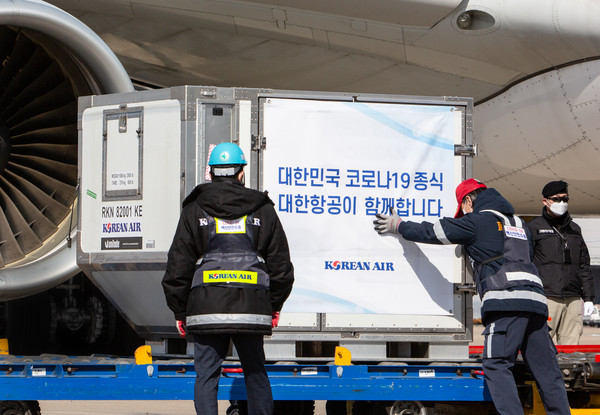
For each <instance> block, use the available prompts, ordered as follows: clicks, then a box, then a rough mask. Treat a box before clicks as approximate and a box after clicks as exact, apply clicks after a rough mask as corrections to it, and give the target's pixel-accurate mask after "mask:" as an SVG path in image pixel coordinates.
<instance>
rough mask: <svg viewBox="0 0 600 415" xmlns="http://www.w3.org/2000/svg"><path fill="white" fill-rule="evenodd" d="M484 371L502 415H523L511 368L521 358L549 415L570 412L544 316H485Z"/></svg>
mask: <svg viewBox="0 0 600 415" xmlns="http://www.w3.org/2000/svg"><path fill="white" fill-rule="evenodd" d="M485 324H486V327H485V331H484V332H483V333H484V335H485V343H484V348H483V371H484V373H485V380H486V383H487V387H488V389H489V391H490V394H491V395H492V399H493V400H494V405H495V406H496V410H497V411H498V413H499V414H501V415H517V414H518V415H523V407H522V406H521V402H520V400H519V395H518V393H517V385H516V383H515V380H514V377H513V374H512V371H511V368H512V367H513V366H514V364H515V359H516V358H517V355H518V354H519V350H521V355H522V356H523V359H524V360H525V362H526V363H527V365H528V367H529V369H530V370H531V373H532V374H533V376H534V377H535V380H536V381H537V384H538V386H539V390H540V395H541V397H542V401H543V402H544V407H545V408H546V413H547V414H548V415H567V414H570V413H571V410H570V409H569V401H568V399H567V392H566V390H565V384H564V381H563V377H562V374H561V372H560V369H559V367H558V361H557V359H556V347H554V343H552V340H551V339H550V335H549V334H548V326H547V324H546V317H544V316H542V315H540V314H534V313H526V312H511V313H505V312H494V313H487V314H486V316H485Z"/></svg>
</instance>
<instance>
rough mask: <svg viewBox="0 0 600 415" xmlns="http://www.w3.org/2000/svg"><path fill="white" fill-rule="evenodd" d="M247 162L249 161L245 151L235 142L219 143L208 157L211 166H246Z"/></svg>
mask: <svg viewBox="0 0 600 415" xmlns="http://www.w3.org/2000/svg"><path fill="white" fill-rule="evenodd" d="M246 164H248V163H247V162H246V157H244V152H243V151H242V149H241V148H240V147H239V146H238V145H236V144H233V143H221V144H217V145H216V146H215V148H213V150H212V153H210V158H209V159H208V165H209V166H231V165H241V166H245V165H246Z"/></svg>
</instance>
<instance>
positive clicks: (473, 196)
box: [463, 187, 487, 205]
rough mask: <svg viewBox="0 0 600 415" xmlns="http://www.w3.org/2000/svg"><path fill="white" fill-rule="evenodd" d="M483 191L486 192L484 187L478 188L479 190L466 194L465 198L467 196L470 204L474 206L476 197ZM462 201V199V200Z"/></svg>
mask: <svg viewBox="0 0 600 415" xmlns="http://www.w3.org/2000/svg"><path fill="white" fill-rule="evenodd" d="M484 190H487V188H486V187H480V188H479V189H475V190H473V191H472V192H471V193H469V194H467V195H466V196H465V197H467V196H469V197H470V198H471V202H472V203H473V205H475V199H477V195H478V194H479V193H481V192H483V191H484ZM463 200H464V199H463Z"/></svg>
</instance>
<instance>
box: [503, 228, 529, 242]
mask: <svg viewBox="0 0 600 415" xmlns="http://www.w3.org/2000/svg"><path fill="white" fill-rule="evenodd" d="M504 229H505V232H506V236H508V237H509V238H517V239H523V240H525V241H526V240H527V235H526V234H525V229H523V228H518V227H516V226H510V225H507V226H505V227H504Z"/></svg>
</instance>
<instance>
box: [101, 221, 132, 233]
mask: <svg viewBox="0 0 600 415" xmlns="http://www.w3.org/2000/svg"><path fill="white" fill-rule="evenodd" d="M141 231H142V224H141V222H123V223H121V222H114V223H103V224H102V233H126V232H141Z"/></svg>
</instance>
